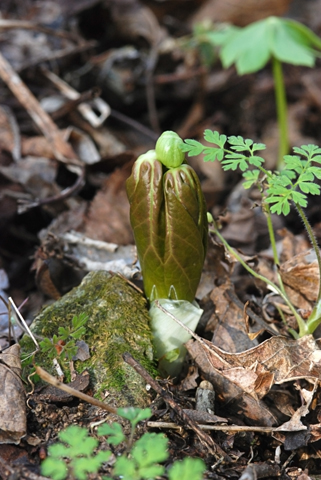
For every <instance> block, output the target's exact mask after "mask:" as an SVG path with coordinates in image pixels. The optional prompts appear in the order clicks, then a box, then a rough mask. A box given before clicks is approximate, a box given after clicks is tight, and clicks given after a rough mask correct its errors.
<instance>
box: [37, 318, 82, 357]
mask: <svg viewBox="0 0 321 480" xmlns="http://www.w3.org/2000/svg"><path fill="white" fill-rule="evenodd" d="M87 321H88V315H86V314H85V313H81V314H80V315H78V316H77V315H75V316H74V317H73V319H72V321H71V326H70V327H59V328H58V335H54V336H53V337H52V340H51V339H49V338H44V339H43V340H41V341H40V342H39V345H40V348H41V351H42V352H46V353H47V355H48V357H49V358H51V359H54V358H57V357H58V358H60V359H61V360H63V361H71V360H72V357H73V356H74V355H76V353H77V348H78V347H77V345H76V341H77V340H79V339H80V338H81V337H83V336H84V335H85V333H86V328H85V327H84V325H85V324H86V323H87Z"/></svg>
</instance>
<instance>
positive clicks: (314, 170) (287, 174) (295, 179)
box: [181, 130, 321, 337]
mask: <svg viewBox="0 0 321 480" xmlns="http://www.w3.org/2000/svg"><path fill="white" fill-rule="evenodd" d="M204 138H205V140H207V141H208V142H209V143H212V144H214V145H215V146H214V147H208V146H204V145H203V144H202V143H200V142H198V141H196V140H185V143H184V145H183V147H181V148H182V150H183V151H184V152H188V156H194V155H199V154H201V153H202V154H204V161H214V160H219V161H220V162H221V164H222V167H223V170H237V169H239V170H241V172H242V175H243V177H244V183H243V186H244V187H245V188H250V187H251V186H252V185H258V186H259V187H260V191H261V194H262V207H263V211H264V212H265V214H266V218H267V224H268V230H269V235H270V240H271V246H272V250H273V256H274V262H275V264H276V266H279V259H278V253H277V249H276V242H275V235H274V231H273V226H272V220H271V213H276V214H278V215H281V214H283V215H285V216H286V215H288V214H289V212H290V207H291V204H293V205H294V206H295V207H296V209H297V211H298V214H299V215H300V217H301V219H302V221H303V223H304V226H305V228H306V230H307V233H308V235H309V238H310V241H311V243H312V246H313V249H314V251H315V254H316V258H317V261H318V266H319V272H320V274H321V257H320V250H319V247H318V245H317V241H316V238H315V236H314V233H313V231H312V228H311V225H310V224H309V221H308V219H307V217H306V215H305V213H304V210H303V209H304V208H305V207H306V206H307V203H308V197H307V195H308V194H310V195H319V194H320V186H319V185H318V184H316V183H315V179H321V165H320V164H321V148H320V147H318V146H316V145H302V146H301V147H300V148H298V147H294V149H293V151H294V154H295V155H285V156H284V164H285V168H284V169H283V170H281V171H275V172H272V171H270V170H266V169H265V168H264V158H262V157H261V156H260V155H258V152H260V151H262V150H265V148H266V146H265V145H264V144H263V143H254V142H253V141H252V140H250V139H246V140H244V139H243V137H241V136H237V137H236V136H231V137H226V135H220V134H219V133H218V132H213V131H211V130H205V132H204ZM214 233H215V234H216V235H217V236H218V237H219V238H220V239H221V241H222V242H223V243H224V245H225V246H226V248H227V249H228V250H229V251H230V252H231V253H232V254H233V255H234V257H236V258H237V259H238V260H239V261H240V262H241V263H242V265H243V266H244V267H245V268H246V269H247V270H248V271H250V272H251V273H252V274H253V275H254V276H255V277H257V278H260V279H261V280H263V281H264V282H265V283H267V284H269V285H270V286H272V287H273V288H274V289H275V290H276V291H277V292H278V293H279V294H280V296H281V297H282V298H283V300H284V301H285V302H286V304H287V305H288V306H289V308H290V309H291V312H292V313H293V315H294V316H295V318H296V320H297V323H298V327H299V333H298V336H299V337H302V336H303V335H306V334H311V333H313V332H314V330H315V329H316V328H317V326H318V325H319V324H321V282H320V284H319V292H318V296H317V301H316V304H315V307H314V309H313V310H312V312H311V314H310V316H309V318H308V319H307V321H306V322H305V321H304V320H303V319H302V317H301V316H300V315H299V313H298V312H297V310H296V309H295V308H294V306H293V305H292V303H291V302H290V300H289V299H288V296H287V294H286V292H285V289H284V286H283V283H282V279H281V276H280V275H278V280H279V286H277V285H275V284H274V283H273V282H271V281H270V280H268V279H267V278H265V277H263V276H261V275H259V274H258V273H257V272H255V271H254V270H252V269H251V268H250V267H249V266H248V265H247V264H246V263H245V262H244V261H243V260H242V258H241V257H240V256H239V255H238V253H237V252H236V251H235V250H234V249H232V248H231V247H230V246H229V245H228V243H227V242H226V241H225V240H224V238H223V237H222V235H221V234H220V232H219V230H218V228H217V226H215V224H214ZM292 333H294V335H295V332H292Z"/></svg>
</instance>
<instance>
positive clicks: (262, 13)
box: [191, 0, 291, 26]
mask: <svg viewBox="0 0 321 480" xmlns="http://www.w3.org/2000/svg"><path fill="white" fill-rule="evenodd" d="M290 3H291V0H261V1H260V2H259V3H258V2H257V0H243V1H242V2H240V1H239V0H229V1H228V2H224V1H222V0H208V1H207V2H206V3H205V4H204V5H203V6H202V7H201V8H200V9H199V10H198V11H197V13H196V14H195V15H193V17H192V18H191V23H193V24H194V23H195V22H201V21H204V20H209V19H210V20H212V21H213V22H229V23H233V24H235V25H240V26H244V25H247V24H249V23H251V22H256V21H257V20H260V19H262V18H265V17H268V16H269V15H282V14H283V13H284V12H286V10H287V9H288V7H289V4H290Z"/></svg>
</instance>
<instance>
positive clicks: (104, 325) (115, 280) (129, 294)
mask: <svg viewBox="0 0 321 480" xmlns="http://www.w3.org/2000/svg"><path fill="white" fill-rule="evenodd" d="M81 313H84V314H87V315H88V317H89V320H88V322H87V323H86V325H85V328H86V334H85V336H84V338H82V340H84V341H85V342H86V343H87V344H88V346H89V351H90V355H91V356H90V359H89V360H86V361H85V362H81V361H79V360H77V361H76V362H75V368H76V371H77V372H79V373H81V372H82V371H83V370H85V369H87V370H88V371H89V373H90V376H91V381H92V387H93V389H94V394H95V396H96V397H97V398H102V396H104V395H105V394H106V392H108V393H109V394H110V396H109V398H113V399H114V400H115V403H116V404H117V405H118V406H125V405H133V406H139V407H143V406H146V404H147V403H148V395H147V392H146V388H145V382H144V380H143V379H142V378H141V377H140V375H138V374H137V373H136V371H135V370H134V369H133V368H132V367H130V366H129V365H127V364H126V363H125V362H124V361H123V359H122V354H123V353H124V352H129V353H130V354H131V355H132V356H133V357H134V358H135V359H136V360H138V362H140V363H141V364H142V365H143V366H144V367H145V368H146V369H147V370H148V371H149V373H150V374H152V375H155V374H156V369H155V365H154V362H153V348H152V341H151V331H150V327H149V315H148V310H147V306H146V300H145V298H144V297H143V296H142V295H141V294H140V293H139V292H138V291H136V290H135V289H134V288H133V287H132V286H130V285H129V284H128V283H127V282H126V281H125V280H123V279H122V278H121V277H119V276H117V275H111V274H109V273H108V272H105V271H98V272H90V273H89V274H88V275H86V277H85V278H84V279H83V281H82V283H81V284H80V285H79V286H78V287H76V288H74V289H73V290H71V291H70V292H69V293H67V294H66V295H64V296H63V297H62V298H61V299H59V300H58V301H56V302H55V303H54V304H52V305H50V306H49V307H47V308H46V309H44V310H43V311H42V312H41V313H40V314H39V315H38V316H37V317H36V319H35V320H34V321H33V323H32V327H31V330H32V332H33V333H34V334H36V335H38V336H41V337H47V338H50V339H51V338H52V337H53V335H54V334H58V327H60V326H64V327H68V326H71V321H72V318H73V317H74V315H80V314H81ZM20 344H21V347H22V350H23V353H26V354H28V353H30V352H32V351H34V344H33V343H32V341H31V339H30V338H29V337H27V336H24V337H23V339H22V340H21V342H20ZM36 363H37V364H38V365H40V366H42V367H43V368H45V369H46V370H48V371H49V372H50V373H51V374H53V375H55V374H56V372H55V371H54V369H53V365H52V361H51V360H48V358H47V355H46V353H42V352H39V353H37V354H36ZM67 365H68V364H67Z"/></svg>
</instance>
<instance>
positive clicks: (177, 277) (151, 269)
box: [126, 131, 208, 376]
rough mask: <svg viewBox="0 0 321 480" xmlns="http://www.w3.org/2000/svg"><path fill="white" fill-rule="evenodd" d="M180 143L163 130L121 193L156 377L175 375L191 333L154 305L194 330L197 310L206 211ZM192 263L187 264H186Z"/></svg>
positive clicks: (204, 253)
mask: <svg viewBox="0 0 321 480" xmlns="http://www.w3.org/2000/svg"><path fill="white" fill-rule="evenodd" d="M180 145H183V140H182V139H181V138H180V137H179V136H178V135H177V134H176V133H175V132H171V131H167V132H164V133H163V134H162V135H161V136H160V137H159V139H158V140H157V142H156V145H155V150H150V151H148V152H147V153H145V154H143V155H141V156H140V157H138V158H137V160H136V162H135V163H134V165H133V169H132V174H131V176H130V177H129V178H128V179H127V182H126V190H127V196H128V200H129V203H130V221H131V226H132V228H133V233H134V237H135V243H136V248H137V255H138V259H139V263H140V267H141V270H142V274H143V282H144V291H145V295H146V297H147V299H148V300H149V301H150V309H149V315H150V318H151V330H152V335H153V342H154V346H155V357H156V359H157V360H158V361H159V368H160V371H161V373H163V374H165V375H171V376H177V375H178V373H179V372H180V370H181V368H182V364H183V361H184V358H185V354H186V349H185V347H184V343H186V342H187V340H189V338H190V335H189V333H187V332H186V331H185V330H184V329H183V328H182V327H181V326H180V325H178V324H176V323H175V322H174V321H173V320H172V319H171V318H170V317H169V316H168V315H166V314H165V313H164V312H162V311H161V310H160V309H159V308H158V307H157V306H156V303H155V301H156V300H158V301H159V303H160V304H161V305H162V306H163V307H164V308H165V309H167V310H170V311H171V313H172V314H174V315H175V316H176V317H177V318H178V319H179V320H181V321H183V322H184V324H185V325H187V326H188V327H189V328H190V329H191V330H195V329H196V326H197V324H198V321H199V319H200V317H201V314H202V310H201V309H200V308H199V306H198V305H197V304H196V302H195V300H194V299H195V295H196V290H197V287H198V284H199V280H200V278H201V274H202V269H203V264H204V260H205V255H206V248H207V237H208V225H207V209H206V203H205V199H204V195H203V192H202V189H201V184H200V181H199V178H198V176H197V174H196V172H195V171H194V169H193V168H192V167H191V166H190V165H187V164H186V163H184V159H185V156H184V153H183V152H182V150H181V149H180ZM191 259H192V261H191Z"/></svg>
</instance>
